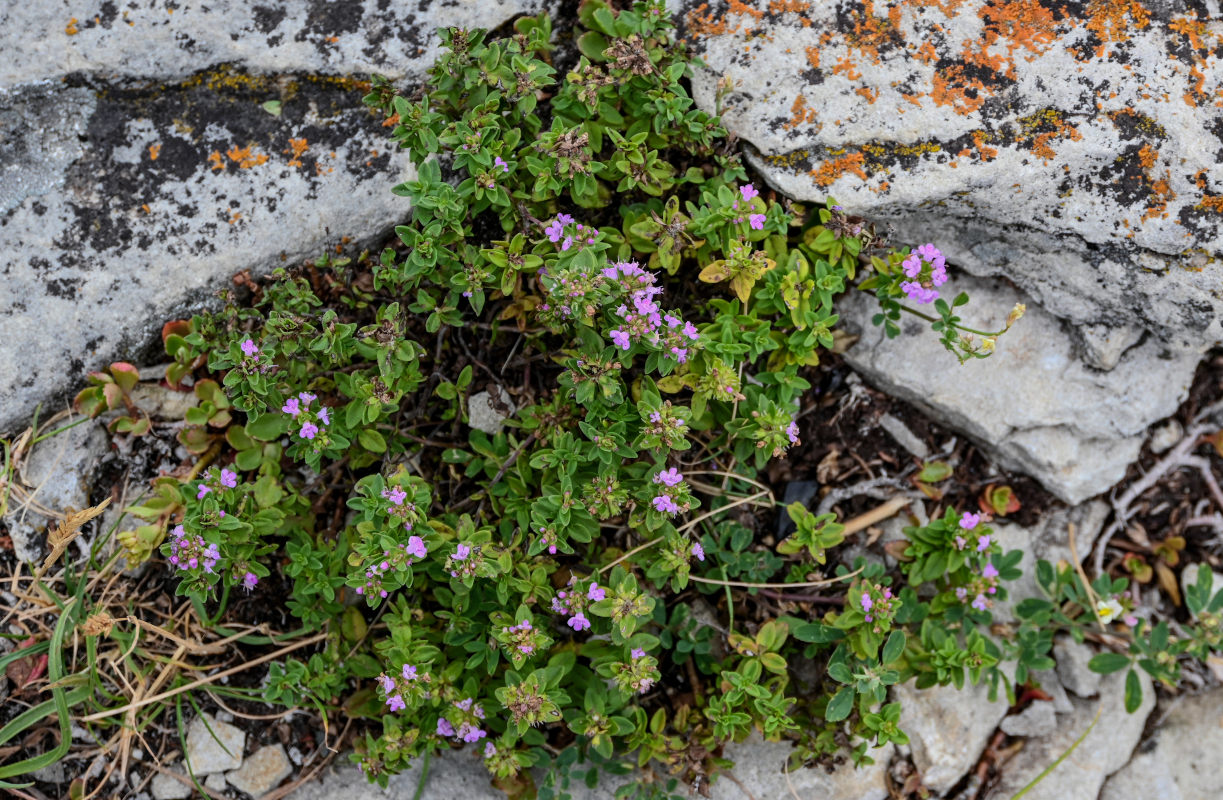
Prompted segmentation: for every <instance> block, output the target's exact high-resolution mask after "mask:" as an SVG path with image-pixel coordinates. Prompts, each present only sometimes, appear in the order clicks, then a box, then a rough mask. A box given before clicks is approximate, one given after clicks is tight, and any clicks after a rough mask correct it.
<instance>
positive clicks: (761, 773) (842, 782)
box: [710, 733, 895, 800]
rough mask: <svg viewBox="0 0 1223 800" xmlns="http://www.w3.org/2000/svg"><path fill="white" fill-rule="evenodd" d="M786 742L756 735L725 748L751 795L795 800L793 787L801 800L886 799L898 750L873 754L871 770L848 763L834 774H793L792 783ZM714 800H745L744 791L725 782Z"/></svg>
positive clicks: (715, 791) (716, 787)
mask: <svg viewBox="0 0 1223 800" xmlns="http://www.w3.org/2000/svg"><path fill="white" fill-rule="evenodd" d="M790 749H791V746H790V744H789V743H787V742H766V741H764V740H763V739H761V738H760V737H759V735H758V734H756V733H753V734H752V735H751V736H749V737H748V738H747V740H746V741H744V742H740V743H738V744H731V745H728V746H727V747H726V757H727V758H729V759H731V760H733V761H734V762H735V766H734V769H733V770H732V772H733V773H734V776H735V778H736V779H737V780H738V781H739V782H740V783H742V784H743V785H744V786H746V787H747V788H748V789H749V791H751V792H752V794H754V795H756V796H757V797H760V798H777V799H778V800H781V798H786V797H792V796H793V795H792V794H791V790H790V788H789V787H790V784H793V786H794V789H793V791H795V792H797V793H798V795H799V797H852V798H855V800H883V798H886V797H887V783H886V781H885V779H884V775H885V774H886V773H887V768H888V762H890V761H891V759H892V755H893V753H894V751H895V748H894V747H893V746H892V745H891V744H888V745H887V746H885V747H883V748H880V749H879V750H871V751H870V753H869V755H870V757H871V758H873V759H875V763H874V764H871V765H870V766H866V767H862V768H861V769H855V768H854V766H853V763H852V762H849V761H846V762H845V763H843V764H841V765H839V766H838V767H836V769H834V770H833V771H832V772H831V773H829V772H827V771H825V770H823V769H819V768H818V767H817V768H815V769H800V770H791V771H790V774H789V782H787V781H786V774H785V773H784V772H783V771H782V766H783V765H784V763H785V760H786V758H787V757H788V756H789V754H790ZM712 789H713V791H712V794H711V795H710V796H711V797H712V798H713V800H742V798H743V791H742V790H741V789H740V788H739V787H738V786H736V785H735V784H734V783H732V782H731V781H728V780H726V779H725V778H722V779H719V780H717V781H715V782H714V784H713V787H712Z"/></svg>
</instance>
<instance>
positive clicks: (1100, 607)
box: [1096, 598, 1124, 625]
mask: <svg viewBox="0 0 1223 800" xmlns="http://www.w3.org/2000/svg"><path fill="white" fill-rule="evenodd" d="M1123 611H1124V609H1122V608H1121V604H1120V603H1118V602H1117V599H1116V598H1112V599H1110V600H1101V601H1099V602H1098V603H1096V616H1097V617H1099V618H1100V621H1101V622H1103V623H1104V624H1105V625H1107V624H1108V623H1110V622H1112V621H1113V620H1115V619H1116V618H1117V617H1119V616H1121V614H1122V613H1123Z"/></svg>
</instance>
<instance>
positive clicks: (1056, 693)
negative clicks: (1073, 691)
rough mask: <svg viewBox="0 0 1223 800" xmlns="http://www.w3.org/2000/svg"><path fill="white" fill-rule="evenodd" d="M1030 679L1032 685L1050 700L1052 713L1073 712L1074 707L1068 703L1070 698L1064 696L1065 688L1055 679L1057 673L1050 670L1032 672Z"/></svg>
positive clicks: (1066, 695)
mask: <svg viewBox="0 0 1223 800" xmlns="http://www.w3.org/2000/svg"><path fill="white" fill-rule="evenodd" d="M1030 679H1031V681H1032V682H1033V683H1035V684H1037V685H1038V686H1040V689H1041V691H1043V692H1044V693H1045V694H1047V695H1049V697H1050V698H1052V701H1053V710H1054V711H1056V712H1057V713H1059V714H1066V713H1069V712H1071V711H1074V706H1073V705H1072V704H1071V702H1070V696H1069V695H1068V694H1066V688H1065V687H1064V686H1062V682H1061V681H1060V680H1058V679H1057V672H1055V671H1054V670H1051V669H1046V670H1041V671H1040V672H1033V673H1031V675H1030Z"/></svg>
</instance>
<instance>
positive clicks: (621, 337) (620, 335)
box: [611, 330, 633, 350]
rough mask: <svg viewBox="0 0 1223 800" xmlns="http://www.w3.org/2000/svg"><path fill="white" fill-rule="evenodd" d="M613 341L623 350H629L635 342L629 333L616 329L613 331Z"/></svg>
mask: <svg viewBox="0 0 1223 800" xmlns="http://www.w3.org/2000/svg"><path fill="white" fill-rule="evenodd" d="M611 340H612V343H613V344H615V345H616V347H619V348H620V349H621V350H627V349H629V348H630V347H632V346H633V342H632V340H631V339H629V335H628V334H627V333H625V332H624V331H620V330H615V331H612V332H611Z"/></svg>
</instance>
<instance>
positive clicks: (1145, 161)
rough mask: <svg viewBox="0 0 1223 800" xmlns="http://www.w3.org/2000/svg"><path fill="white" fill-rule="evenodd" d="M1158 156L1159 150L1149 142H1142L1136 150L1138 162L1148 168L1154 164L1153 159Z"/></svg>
mask: <svg viewBox="0 0 1223 800" xmlns="http://www.w3.org/2000/svg"><path fill="white" fill-rule="evenodd" d="M1157 158H1159V151H1158V150H1156V149H1154V148H1153V147H1151V145H1150V143H1149V142H1148V143H1147V144H1144V145H1143V146H1142V148H1141V149H1140V150H1139V151H1138V163H1139V164H1141V165H1142V168H1143V169H1144V170H1145V169H1150V168H1151V167H1153V166H1155V159H1157Z"/></svg>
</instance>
